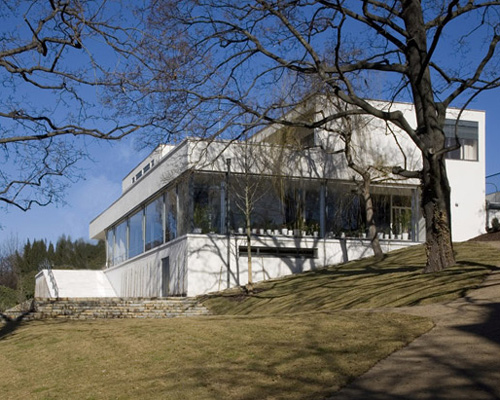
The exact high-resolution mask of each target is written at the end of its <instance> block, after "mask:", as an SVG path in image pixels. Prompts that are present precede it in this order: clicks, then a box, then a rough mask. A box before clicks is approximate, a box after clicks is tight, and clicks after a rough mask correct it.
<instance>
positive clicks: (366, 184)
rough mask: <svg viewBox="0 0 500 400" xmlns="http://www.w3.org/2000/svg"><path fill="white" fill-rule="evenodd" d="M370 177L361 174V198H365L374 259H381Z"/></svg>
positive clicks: (381, 252) (382, 254) (382, 255)
mask: <svg viewBox="0 0 500 400" xmlns="http://www.w3.org/2000/svg"><path fill="white" fill-rule="evenodd" d="M370 185H371V182H370V178H369V177H366V176H363V198H364V199H365V214H366V225H367V226H368V238H369V239H370V244H371V246H372V250H373V254H374V255H375V258H376V259H382V258H383V257H384V252H383V251H382V247H380V242H379V240H378V234H377V225H376V224H375V212H374V210H373V200H372V196H371V193H370Z"/></svg>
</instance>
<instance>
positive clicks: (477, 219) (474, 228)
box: [446, 110, 486, 242]
mask: <svg viewBox="0 0 500 400" xmlns="http://www.w3.org/2000/svg"><path fill="white" fill-rule="evenodd" d="M456 114H457V111H456V110H450V111H448V115H449V117H450V118H456ZM461 119H462V120H465V121H477V122H478V127H479V132H478V161H465V160H446V170H447V173H448V180H449V183H450V187H451V221H452V222H451V229H452V239H453V241H456V242H460V241H464V240H468V239H471V238H473V237H476V236H478V235H480V234H482V233H485V232H486V204H485V196H486V193H485V184H484V179H485V174H486V170H485V157H486V155H485V114H484V112H481V111H470V110H466V111H464V112H463V114H462V117H461Z"/></svg>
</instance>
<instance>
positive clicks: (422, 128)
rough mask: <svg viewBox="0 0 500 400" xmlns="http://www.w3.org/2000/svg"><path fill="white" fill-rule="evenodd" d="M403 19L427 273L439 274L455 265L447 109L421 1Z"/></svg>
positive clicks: (412, 0)
mask: <svg viewBox="0 0 500 400" xmlns="http://www.w3.org/2000/svg"><path fill="white" fill-rule="evenodd" d="M402 5H403V9H402V14H401V16H402V18H403V20H404V22H405V25H406V29H407V32H408V39H407V42H406V46H405V49H404V51H405V54H406V59H407V76H408V79H409V82H410V86H411V92H412V95H413V102H414V105H415V116H416V120H417V129H416V131H415V134H416V135H417V136H418V141H417V143H418V145H419V147H420V150H421V151H422V159H423V160H422V162H423V166H422V176H421V181H422V209H423V212H424V218H425V227H426V244H425V245H426V253H427V264H426V267H425V269H424V272H437V271H441V270H443V269H445V268H446V267H449V266H451V265H453V264H454V263H455V257H454V255H453V246H452V241H451V229H450V186H449V184H448V178H447V175H446V167H445V161H444V153H443V152H442V150H443V149H444V147H445V137H444V132H443V125H444V120H445V114H446V110H445V109H443V107H442V106H440V105H439V104H438V103H436V101H435V99H434V92H433V90H432V82H431V74H430V70H429V65H428V60H427V55H428V53H427V36H426V30H425V23H424V17H423V11H422V4H421V2H420V0H405V1H404V2H403V3H402Z"/></svg>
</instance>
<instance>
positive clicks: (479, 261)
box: [204, 242, 500, 315]
mask: <svg viewBox="0 0 500 400" xmlns="http://www.w3.org/2000/svg"><path fill="white" fill-rule="evenodd" d="M455 251H456V253H457V254H456V259H457V265H456V266H454V267H452V268H449V269H446V270H445V271H442V272H440V273H435V274H423V273H422V269H423V267H424V265H425V254H424V248H423V246H414V247H411V248H407V249H403V250H399V251H395V252H392V253H389V254H388V255H387V257H386V258H385V259H384V260H382V261H378V262H377V261H375V260H374V259H373V258H368V259H363V260H360V261H353V262H350V263H346V264H341V265H337V266H332V267H330V268H325V269H321V270H318V271H315V272H308V273H304V274H300V275H293V276H288V277H286V278H283V279H276V280H270V281H267V282H262V283H260V284H258V285H256V291H255V293H254V294H252V295H245V294H243V293H242V292H241V291H240V290H237V289H236V290H229V291H225V292H222V293H220V294H216V295H213V296H209V297H207V298H206V299H205V300H204V304H205V305H206V306H207V307H209V308H210V309H211V310H212V311H213V312H215V313H217V314H239V315H247V314H279V313H294V312H305V311H318V310H323V311H332V310H345V309H359V308H375V307H400V306H411V305H418V304H428V303H435V302H442V301H449V300H453V299H456V298H458V297H461V296H464V295H465V294H466V293H467V291H468V290H470V289H473V288H476V287H477V285H479V284H480V283H481V282H482V281H483V280H484V278H485V277H486V276H487V274H488V273H489V272H490V270H491V269H492V268H496V264H497V263H498V260H500V252H499V251H498V250H497V249H494V248H493V247H491V246H489V245H487V244H483V243H477V242H466V243H457V244H455Z"/></svg>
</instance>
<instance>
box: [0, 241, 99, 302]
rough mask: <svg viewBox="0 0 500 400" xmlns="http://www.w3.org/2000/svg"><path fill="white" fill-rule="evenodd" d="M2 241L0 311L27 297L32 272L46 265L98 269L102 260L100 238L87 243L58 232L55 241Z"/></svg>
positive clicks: (32, 286) (31, 293)
mask: <svg viewBox="0 0 500 400" xmlns="http://www.w3.org/2000/svg"><path fill="white" fill-rule="evenodd" d="M19 247H20V246H17V245H15V244H12V243H9V244H4V245H3V247H2V249H1V251H0V311H1V310H4V309H6V308H8V307H11V306H13V305H15V304H16V303H18V302H22V301H24V300H27V299H30V298H32V297H33V296H34V293H35V275H36V274H37V273H38V271H40V270H42V269H46V268H48V267H49V266H50V267H52V268H57V269H101V268H102V267H103V266H104V264H105V261H106V250H105V246H104V242H102V241H100V242H98V243H97V244H93V243H89V242H86V241H84V240H83V239H78V240H74V241H73V240H71V238H70V237H69V236H68V237H67V236H64V235H63V236H61V237H60V238H59V239H58V240H57V243H56V244H55V246H54V244H53V243H52V242H50V243H48V244H47V241H46V240H44V239H41V240H34V241H33V242H31V241H29V240H28V241H27V242H26V244H25V245H24V246H22V247H21V248H19Z"/></svg>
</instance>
